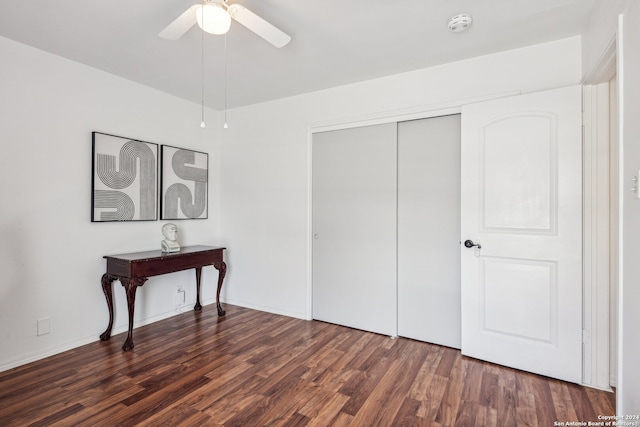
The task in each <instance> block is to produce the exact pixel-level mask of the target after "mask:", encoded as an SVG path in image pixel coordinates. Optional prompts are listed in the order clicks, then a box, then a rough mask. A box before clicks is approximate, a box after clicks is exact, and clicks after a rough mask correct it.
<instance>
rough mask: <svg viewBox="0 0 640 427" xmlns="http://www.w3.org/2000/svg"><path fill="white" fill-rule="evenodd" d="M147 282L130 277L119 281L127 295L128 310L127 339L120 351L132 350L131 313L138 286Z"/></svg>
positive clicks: (141, 278)
mask: <svg viewBox="0 0 640 427" xmlns="http://www.w3.org/2000/svg"><path fill="white" fill-rule="evenodd" d="M146 281H147V278H146V277H132V278H130V279H125V278H122V279H120V283H122V286H124V288H125V291H126V293H127V308H128V309H129V334H128V335H127V339H126V340H125V342H124V345H123V346H122V350H124V351H129V350H133V347H134V344H133V312H134V310H135V306H136V290H137V289H138V286H142V285H144V282H146Z"/></svg>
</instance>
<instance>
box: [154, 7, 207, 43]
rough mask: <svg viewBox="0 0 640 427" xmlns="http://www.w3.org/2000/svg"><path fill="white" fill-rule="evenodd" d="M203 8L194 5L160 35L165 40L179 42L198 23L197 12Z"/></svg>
mask: <svg viewBox="0 0 640 427" xmlns="http://www.w3.org/2000/svg"><path fill="white" fill-rule="evenodd" d="M201 7H202V5H200V4H194V5H193V6H191V7H190V8H189V9H187V10H185V11H184V13H183V14H182V15H180V16H178V17H177V18H176V19H175V21H173V22H172V23H171V24H169V25H168V26H167V28H165V29H164V30H162V31H160V34H158V35H159V36H160V37H162V38H163V39H167V40H178V39H179V38H180V37H182V36H183V35H184V33H186V32H187V31H189V30H190V29H191V27H193V25H194V24H195V23H196V10H198V9H199V8H201Z"/></svg>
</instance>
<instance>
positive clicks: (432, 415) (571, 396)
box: [0, 305, 615, 427]
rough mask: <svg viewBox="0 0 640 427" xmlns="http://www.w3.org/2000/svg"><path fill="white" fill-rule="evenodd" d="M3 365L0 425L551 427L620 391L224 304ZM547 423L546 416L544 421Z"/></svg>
mask: <svg viewBox="0 0 640 427" xmlns="http://www.w3.org/2000/svg"><path fill="white" fill-rule="evenodd" d="M225 308H226V310H227V315H226V316H224V317H218V316H217V313H216V310H215V308H213V309H211V308H209V307H207V308H205V310H203V311H202V312H200V313H195V312H185V313H183V314H180V315H177V316H174V317H171V318H168V319H165V320H162V321H160V322H156V323H154V324H151V325H147V326H144V327H140V328H137V329H136V330H135V332H134V335H135V340H136V347H135V349H134V350H133V351H130V352H123V351H122V350H121V347H122V342H123V341H124V338H125V335H126V334H118V335H116V336H114V337H112V338H111V340H109V341H105V342H101V341H98V342H94V343H91V344H88V345H86V346H82V347H79V348H76V349H73V350H70V351H68V352H65V353H62V354H59V355H55V356H52V357H49V358H47V359H43V360H41V361H38V362H34V363H31V364H28V365H24V366H20V367H17V368H15V369H12V370H9V371H6V372H0V425H1V426H3V427H13V426H19V427H24V426H28V425H47V426H64V427H67V426H88V427H96V426H118V427H121V426H122V427H126V426H154V427H155V426H172V427H173V426H177V425H180V426H242V427H246V426H252V427H253V426H263V425H264V426H335V427H339V426H367V427H370V426H373V425H379V426H432V427H440V426H447V427H451V426H474V425H475V426H483V427H484V426H498V427H508V426H525V425H531V426H536V425H537V426H541V427H542V426H546V425H553V421H556V420H558V421H583V420H585V421H589V420H595V419H596V418H595V417H597V415H614V414H615V394H614V393H609V392H606V391H601V390H595V389H587V388H584V387H581V386H578V385H575V384H570V383H564V382H562V381H558V380H554V379H550V378H545V377H540V376H536V375H534V374H529V373H526V372H522V371H516V370H514V369H511V368H505V367H501V366H497V365H493V364H490V363H486V362H482V361H479V360H475V359H471V358H468V357H464V356H462V355H461V354H460V351H458V350H455V349H451V348H446V347H440V346H436V345H433V344H428V343H422V342H418V341H413V340H409V339H404V338H398V339H390V338H389V337H387V336H382V335H377V334H373V333H370V332H364V331H359V330H355V329H349V328H345V327H342V326H338V325H333V324H329V323H324V322H316V321H305V320H301V319H293V318H288V317H284V316H278V315H274V314H269V313H264V312H259V311H255V310H250V309H246V308H242V307H235V306H232V305H227V306H226V307H225ZM549 423H551V424H549Z"/></svg>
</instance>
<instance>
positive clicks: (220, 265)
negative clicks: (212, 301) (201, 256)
mask: <svg viewBox="0 0 640 427" xmlns="http://www.w3.org/2000/svg"><path fill="white" fill-rule="evenodd" d="M213 266H214V267H215V268H216V270H218V291H217V292H216V306H217V307H218V316H224V315H225V314H226V312H225V311H224V310H223V309H222V305H221V304H220V290H221V289H222V281H223V280H224V276H225V274H227V264H225V263H224V261H220V262H215V263H213Z"/></svg>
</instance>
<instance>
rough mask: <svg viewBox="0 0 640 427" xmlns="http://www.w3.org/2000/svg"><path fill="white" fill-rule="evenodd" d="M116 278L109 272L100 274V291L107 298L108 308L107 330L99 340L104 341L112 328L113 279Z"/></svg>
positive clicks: (108, 336) (109, 336)
mask: <svg viewBox="0 0 640 427" xmlns="http://www.w3.org/2000/svg"><path fill="white" fill-rule="evenodd" d="M114 280H116V278H115V277H113V276H111V275H110V274H106V273H105V274H103V275H102V292H104V296H105V297H106V298H107V308H108V309H109V326H107V330H106V331H104V332H103V333H102V335H100V340H101V341H106V340H108V339H109V338H111V330H112V329H113V281H114Z"/></svg>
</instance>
